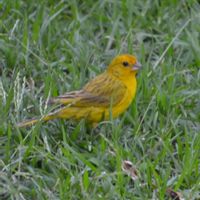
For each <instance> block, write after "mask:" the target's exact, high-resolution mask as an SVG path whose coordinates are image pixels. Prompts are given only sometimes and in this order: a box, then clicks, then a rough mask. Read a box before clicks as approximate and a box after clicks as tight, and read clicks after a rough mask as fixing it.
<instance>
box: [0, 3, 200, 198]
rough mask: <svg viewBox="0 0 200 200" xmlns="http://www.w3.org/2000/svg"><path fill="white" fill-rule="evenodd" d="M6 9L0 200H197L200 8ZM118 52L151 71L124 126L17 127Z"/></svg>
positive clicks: (1, 15)
mask: <svg viewBox="0 0 200 200" xmlns="http://www.w3.org/2000/svg"><path fill="white" fill-rule="evenodd" d="M0 10H1V11H0V199H13V200H14V199H17V200H21V199H22V200H24V199H40V200H41V199H52V200H56V199H62V200H66V199H73V200H76V199H91V200H94V199H99V200H101V199H102V200H104V199H106V200H107V199H108V200H121V199H136V200H149V199H152V200H156V199H158V200H162V199H170V198H172V196H173V195H172V193H173V192H174V193H175V192H179V193H180V195H181V196H182V199H188V200H197V199H200V192H199V191H200V12H199V10H200V3H199V1H197V0H188V1H187V0H183V1H180V0H163V1H159V0H155V1H151V0H146V1H145V0H122V1H117V0H116V1H114V0H110V1H109V0H102V1H101V0H97V1H92V0H86V1H81V0H79V1H78V0H72V1H65V0H60V1H53V0H49V1H45V0H43V1H41V0H40V1H39V0H29V1H25V0H2V1H0ZM121 53H129V54H134V55H136V56H137V57H138V60H139V61H140V62H141V63H142V65H143V68H142V70H141V71H140V72H139V74H138V76H137V80H138V89H137V95H136V98H135V100H134V101H133V102H132V104H131V106H130V107H129V109H128V110H127V111H126V112H125V113H124V114H123V115H122V116H120V117H119V118H118V119H116V120H110V121H103V122H101V123H99V124H98V127H97V128H96V129H91V128H88V127H87V126H86V124H85V121H84V120H82V121H80V122H73V121H64V120H54V121H51V122H48V123H44V124H41V123H38V124H37V125H36V126H34V127H31V128H23V129H21V128H18V127H17V126H16V123H17V122H20V121H23V120H25V119H29V118H32V117H34V116H42V115H44V114H45V113H48V112H49V107H48V106H47V104H46V102H47V101H46V100H47V99H48V98H50V97H53V96H57V95H59V94H63V93H64V92H67V91H71V90H76V89H80V88H81V87H82V86H83V85H84V84H85V83H86V82H87V81H88V80H90V79H91V78H93V77H94V76H96V75H97V74H99V73H101V72H102V71H104V69H105V68H106V66H107V65H108V64H109V62H110V61H111V60H112V58H113V57H115V56H116V55H118V54H121ZM125 160H128V161H130V162H132V164H133V165H134V168H135V169H136V171H137V180H132V178H131V177H130V176H129V175H127V174H126V172H124V171H123V170H122V163H123V161H125ZM170 191H171V192H170ZM172 191H173V192H172ZM175 195H176V194H175ZM177 195H178V194H177ZM170 196H171V197H170ZM174 199H181V198H178V197H177V198H174Z"/></svg>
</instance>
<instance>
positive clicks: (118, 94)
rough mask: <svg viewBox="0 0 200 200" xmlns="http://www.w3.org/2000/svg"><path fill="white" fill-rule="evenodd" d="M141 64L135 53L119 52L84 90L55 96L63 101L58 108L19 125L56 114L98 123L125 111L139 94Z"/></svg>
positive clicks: (44, 119) (66, 117) (58, 101)
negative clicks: (138, 77)
mask: <svg viewBox="0 0 200 200" xmlns="http://www.w3.org/2000/svg"><path fill="white" fill-rule="evenodd" d="M139 68H141V64H140V63H139V62H138V61H137V58H136V57H135V56H132V55H129V54H122V55H118V56H116V57H115V58H114V59H113V60H112V62H111V63H110V65H109V66H108V67H107V69H106V70H105V72H103V73H102V74H100V75H98V76H96V77H95V78H94V79H92V80H91V81H89V82H88V83H87V84H86V85H85V86H84V87H83V89H81V90H78V91H72V92H68V93H66V94H64V95H61V96H58V97H56V98H53V99H52V100H51V101H50V102H51V103H53V104H56V105H59V108H57V109H55V111H53V112H51V113H49V114H47V115H45V116H44V117H42V118H41V119H31V120H27V121H24V122H21V123H19V124H18V127H26V126H31V125H33V124H35V123H37V122H38V121H39V120H41V121H48V120H52V119H56V118H62V119H73V120H80V119H82V118H85V119H86V121H88V122H89V123H92V124H96V123H98V122H99V121H101V120H108V119H109V118H110V115H112V117H113V118H116V117H118V116H119V115H120V114H121V113H123V112H124V111H125V110H126V109H127V108H128V106H129V105H130V103H131V102H132V100H133V99H134V97H135V93H136V88H137V81H136V74H137V71H138V70H139Z"/></svg>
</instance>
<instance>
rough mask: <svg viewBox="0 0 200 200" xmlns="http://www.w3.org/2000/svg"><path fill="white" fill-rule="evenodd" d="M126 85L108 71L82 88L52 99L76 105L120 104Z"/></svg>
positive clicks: (101, 105)
mask: <svg viewBox="0 0 200 200" xmlns="http://www.w3.org/2000/svg"><path fill="white" fill-rule="evenodd" d="M126 89H127V88H126V86H125V85H124V84H123V83H122V82H121V81H119V80H117V79H116V78H115V77H111V76H109V75H107V74H106V73H104V74H102V75H99V76H97V77H96V78H94V79H93V80H91V81H90V82H89V83H88V84H86V85H85V87H84V88H83V89H82V90H79V91H73V92H69V93H66V94H64V95H61V96H58V97H56V98H54V99H52V102H53V103H60V104H64V105H67V104H71V106H76V107H91V106H93V107H109V106H110V105H112V106H115V105H116V104H118V103H119V102H120V101H121V100H122V98H123V97H124V95H125V93H126V91H127V90H126Z"/></svg>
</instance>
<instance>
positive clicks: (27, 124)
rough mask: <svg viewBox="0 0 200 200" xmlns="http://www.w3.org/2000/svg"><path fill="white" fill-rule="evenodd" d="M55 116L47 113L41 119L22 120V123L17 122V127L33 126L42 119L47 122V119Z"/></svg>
mask: <svg viewBox="0 0 200 200" xmlns="http://www.w3.org/2000/svg"><path fill="white" fill-rule="evenodd" d="M54 118H55V116H54V115H52V114H49V115H46V116H44V117H42V118H40V119H29V120H26V121H23V122H20V123H18V124H17V127H19V128H23V127H29V126H33V125H34V124H37V123H39V122H40V121H41V122H45V121H49V120H51V119H54Z"/></svg>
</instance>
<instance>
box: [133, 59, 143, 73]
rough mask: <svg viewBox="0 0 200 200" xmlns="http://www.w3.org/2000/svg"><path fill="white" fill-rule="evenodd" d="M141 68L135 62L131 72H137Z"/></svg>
mask: <svg viewBox="0 0 200 200" xmlns="http://www.w3.org/2000/svg"><path fill="white" fill-rule="evenodd" d="M141 67H142V65H141V64H140V63H139V62H138V61H137V62H136V63H135V64H134V65H133V67H132V70H133V71H137V70H139V69H140V68H141Z"/></svg>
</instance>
